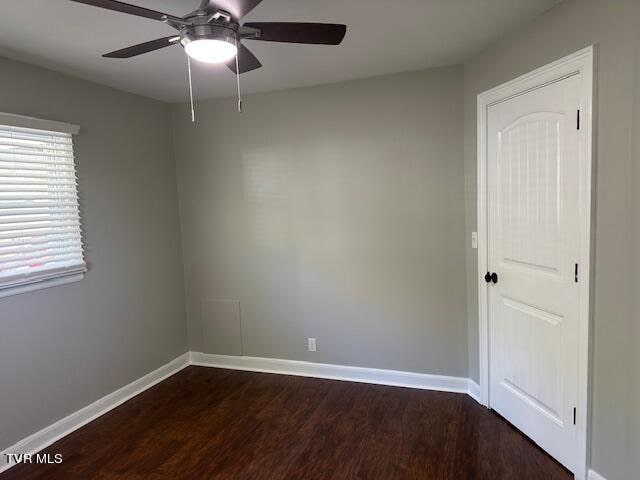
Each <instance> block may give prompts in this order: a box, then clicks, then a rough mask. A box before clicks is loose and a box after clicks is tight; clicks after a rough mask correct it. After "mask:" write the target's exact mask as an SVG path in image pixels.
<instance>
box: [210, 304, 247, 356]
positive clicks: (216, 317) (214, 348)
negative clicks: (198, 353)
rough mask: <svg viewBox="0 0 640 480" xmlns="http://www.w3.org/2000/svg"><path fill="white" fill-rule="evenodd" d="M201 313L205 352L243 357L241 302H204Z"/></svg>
mask: <svg viewBox="0 0 640 480" xmlns="http://www.w3.org/2000/svg"><path fill="white" fill-rule="evenodd" d="M201 312H202V314H201V317H200V319H201V328H202V348H203V352H204V353H217V354H220V355H242V324H241V317H240V302H238V301H235V300H203V301H202V309H201Z"/></svg>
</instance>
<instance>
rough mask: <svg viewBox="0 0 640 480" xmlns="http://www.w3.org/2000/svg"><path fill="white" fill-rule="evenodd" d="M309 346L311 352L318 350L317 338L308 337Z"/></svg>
mask: <svg viewBox="0 0 640 480" xmlns="http://www.w3.org/2000/svg"><path fill="white" fill-rule="evenodd" d="M307 347H308V348H309V351H310V352H315V351H316V339H315V338H307Z"/></svg>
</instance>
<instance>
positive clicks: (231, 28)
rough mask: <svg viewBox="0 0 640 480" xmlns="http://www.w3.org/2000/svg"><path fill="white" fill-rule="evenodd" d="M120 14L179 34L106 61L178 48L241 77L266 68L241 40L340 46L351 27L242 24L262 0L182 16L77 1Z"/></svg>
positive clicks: (216, 0)
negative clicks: (218, 64) (155, 23)
mask: <svg viewBox="0 0 640 480" xmlns="http://www.w3.org/2000/svg"><path fill="white" fill-rule="evenodd" d="M71 1H73V2H77V3H83V4H87V5H93V6H96V7H101V8H106V9H108V10H114V11H117V12H122V13H127V14H129V15H137V16H139V17H144V18H149V19H152V20H157V21H160V22H164V23H166V24H167V25H169V26H170V27H172V28H174V29H176V30H177V31H178V33H177V34H175V35H172V36H169V37H163V38H159V39H157V40H151V41H149V42H145V43H141V44H139V45H133V46H131V47H127V48H123V49H121V50H116V51H115V52H111V53H107V54H105V55H103V57H108V58H131V57H135V56H137V55H141V54H143V53H148V52H152V51H154V50H159V49H161V48H165V47H169V46H172V45H178V44H180V45H182V46H183V47H184V49H185V52H186V53H187V55H188V56H189V57H190V58H193V59H195V60H199V61H202V62H207V63H226V64H227V66H228V67H229V68H230V69H231V70H232V71H233V72H234V73H236V74H240V73H245V72H250V71H252V70H255V69H257V68H260V67H261V66H262V64H261V63H260V61H259V60H258V59H257V58H256V57H255V55H254V54H253V53H251V51H250V50H249V49H248V48H247V47H245V46H244V45H242V43H241V40H245V39H246V40H261V41H263V42H285V43H305V44H316V45H339V44H340V43H342V40H343V39H344V37H345V35H346V32H347V27H346V26H345V25H336V24H327V23H291V22H268V23H245V24H244V25H241V24H240V20H241V19H242V17H244V16H245V15H246V14H248V13H249V12H250V11H251V10H253V9H254V8H255V7H257V6H258V5H259V4H260V3H261V2H262V0H202V1H201V3H200V6H199V7H198V9H197V10H195V11H193V12H191V13H188V14H186V15H184V16H183V17H177V16H174V15H169V14H167V13H162V12H157V11H155V10H150V9H148V8H143V7H138V6H136V5H130V4H127V3H123V2H119V1H116V0H71Z"/></svg>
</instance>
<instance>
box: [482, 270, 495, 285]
mask: <svg viewBox="0 0 640 480" xmlns="http://www.w3.org/2000/svg"><path fill="white" fill-rule="evenodd" d="M484 281H485V282H487V283H491V282H493V283H498V274H497V273H496V272H493V273H491V272H487V274H486V275H485V276H484Z"/></svg>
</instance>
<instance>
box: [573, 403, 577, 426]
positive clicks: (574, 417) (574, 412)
mask: <svg viewBox="0 0 640 480" xmlns="http://www.w3.org/2000/svg"><path fill="white" fill-rule="evenodd" d="M573 424H574V425H575V424H576V407H573Z"/></svg>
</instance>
